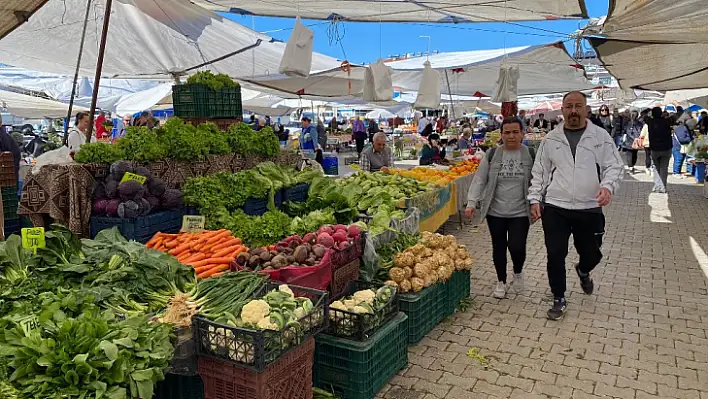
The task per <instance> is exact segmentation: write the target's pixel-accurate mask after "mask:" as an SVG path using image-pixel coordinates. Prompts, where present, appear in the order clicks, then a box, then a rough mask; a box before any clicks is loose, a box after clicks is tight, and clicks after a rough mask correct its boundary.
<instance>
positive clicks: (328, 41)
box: [225, 0, 609, 63]
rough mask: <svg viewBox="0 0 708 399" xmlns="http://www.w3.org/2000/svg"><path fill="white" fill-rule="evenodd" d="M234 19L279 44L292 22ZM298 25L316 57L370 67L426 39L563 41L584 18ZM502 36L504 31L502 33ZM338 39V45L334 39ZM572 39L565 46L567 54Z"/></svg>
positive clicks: (455, 45) (603, 5)
mask: <svg viewBox="0 0 708 399" xmlns="http://www.w3.org/2000/svg"><path fill="white" fill-rule="evenodd" d="M608 3H609V0H585V4H586V6H587V10H588V14H590V16H591V17H594V18H597V17H601V16H603V15H606V14H607V8H608ZM225 15H226V16H228V17H229V18H231V19H233V20H234V21H236V22H238V23H240V24H243V25H245V26H247V27H249V28H252V29H255V30H257V31H259V32H263V33H266V34H268V35H270V36H272V37H274V38H276V39H278V40H283V41H287V40H288V38H289V37H290V31H291V29H292V26H293V25H294V20H293V19H289V18H271V17H251V16H241V15H235V14H225ZM301 17H302V18H303V23H305V24H306V25H308V26H309V25H312V26H310V28H311V29H313V30H314V32H315V48H314V50H315V51H316V52H319V53H323V54H326V55H329V56H331V57H335V58H337V59H346V60H348V61H349V62H351V63H371V62H375V61H376V60H377V59H378V58H379V57H383V58H386V57H388V56H389V55H394V54H401V55H402V54H405V53H418V52H425V51H426V50H427V48H428V38H427V37H423V38H421V37H420V36H430V49H431V51H434V50H437V51H440V52H447V51H468V50H481V49H496V48H504V47H505V46H506V47H515V46H525V45H532V44H543V43H550V42H555V41H558V40H567V39H568V34H570V33H572V32H574V31H575V30H577V29H578V28H580V27H582V26H584V24H585V23H586V22H587V21H586V20H563V21H539V22H520V23H503V22H500V23H468V24H457V25H453V24H433V23H430V24H428V23H382V24H379V23H361V22H359V23H357V22H344V23H343V24H340V25H339V26H337V29H336V30H335V29H333V27H332V26H331V25H330V23H329V22H327V21H313V20H307V19H306V18H307V15H302V16H301ZM504 32H506V33H504ZM337 37H339V38H341V40H340V41H337V40H336V38H337ZM574 45H575V44H574V41H570V40H569V41H567V42H566V47H567V48H568V50H569V51H571V53H572V49H573V48H574Z"/></svg>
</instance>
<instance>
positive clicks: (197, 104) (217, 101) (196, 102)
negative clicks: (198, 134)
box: [172, 84, 243, 119]
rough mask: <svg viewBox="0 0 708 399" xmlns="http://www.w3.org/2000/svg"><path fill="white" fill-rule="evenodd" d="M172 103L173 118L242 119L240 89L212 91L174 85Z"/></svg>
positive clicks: (187, 85) (185, 85)
mask: <svg viewBox="0 0 708 399" xmlns="http://www.w3.org/2000/svg"><path fill="white" fill-rule="evenodd" d="M172 103H173V108H174V113H175V116H178V117H180V118H230V119H238V118H242V117H243V106H242V104H241V87H233V88H223V89H221V90H213V89H210V88H209V87H208V86H206V85H200V84H183V85H175V86H172Z"/></svg>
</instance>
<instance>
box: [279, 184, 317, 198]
mask: <svg viewBox="0 0 708 399" xmlns="http://www.w3.org/2000/svg"><path fill="white" fill-rule="evenodd" d="M309 190H310V185H309V184H308V183H298V184H296V185H295V186H293V187H288V188H286V189H284V190H283V202H285V201H290V202H305V201H307V193H308V191H309Z"/></svg>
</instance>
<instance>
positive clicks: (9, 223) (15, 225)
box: [4, 218, 22, 238]
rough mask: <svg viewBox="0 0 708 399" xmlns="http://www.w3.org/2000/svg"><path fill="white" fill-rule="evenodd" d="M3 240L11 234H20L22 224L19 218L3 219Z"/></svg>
mask: <svg viewBox="0 0 708 399" xmlns="http://www.w3.org/2000/svg"><path fill="white" fill-rule="evenodd" d="M4 224H5V238H7V237H9V236H10V235H12V234H20V230H21V229H22V224H21V223H20V218H15V219H5V222H4Z"/></svg>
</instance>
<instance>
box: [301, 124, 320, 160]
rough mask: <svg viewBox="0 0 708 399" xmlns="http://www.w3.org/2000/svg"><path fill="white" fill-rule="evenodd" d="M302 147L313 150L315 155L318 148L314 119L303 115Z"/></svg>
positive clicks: (304, 149) (312, 152) (305, 149)
mask: <svg viewBox="0 0 708 399" xmlns="http://www.w3.org/2000/svg"><path fill="white" fill-rule="evenodd" d="M300 148H302V149H303V151H311V154H313V155H314V152H315V149H316V148H317V130H316V129H315V127H314V126H312V121H311V120H310V118H308V117H307V116H303V117H302V132H301V133H300Z"/></svg>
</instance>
